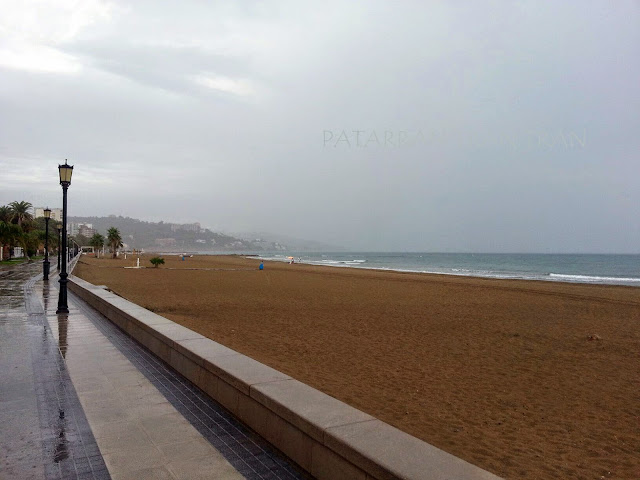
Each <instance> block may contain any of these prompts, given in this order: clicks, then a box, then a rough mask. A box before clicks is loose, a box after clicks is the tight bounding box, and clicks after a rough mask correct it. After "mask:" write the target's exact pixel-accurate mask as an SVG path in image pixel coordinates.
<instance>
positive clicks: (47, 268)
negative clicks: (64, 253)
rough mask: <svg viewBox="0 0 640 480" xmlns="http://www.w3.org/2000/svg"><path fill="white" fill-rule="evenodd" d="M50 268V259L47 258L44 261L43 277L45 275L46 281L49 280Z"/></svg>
mask: <svg viewBox="0 0 640 480" xmlns="http://www.w3.org/2000/svg"><path fill="white" fill-rule="evenodd" d="M49 269H50V263H49V261H48V260H45V261H44V262H42V277H43V280H45V281H48V280H49Z"/></svg>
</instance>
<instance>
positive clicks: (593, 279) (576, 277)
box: [549, 273, 640, 283]
mask: <svg viewBox="0 0 640 480" xmlns="http://www.w3.org/2000/svg"><path fill="white" fill-rule="evenodd" d="M549 276H550V277H551V278H563V279H566V280H579V281H581V282H597V283H600V282H640V278H635V277H596V276H593V275H570V274H567V273H550V274H549Z"/></svg>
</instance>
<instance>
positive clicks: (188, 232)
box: [68, 215, 286, 252]
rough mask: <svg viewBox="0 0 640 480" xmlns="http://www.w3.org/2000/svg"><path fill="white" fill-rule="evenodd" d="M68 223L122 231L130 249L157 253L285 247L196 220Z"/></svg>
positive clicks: (80, 219)
mask: <svg viewBox="0 0 640 480" xmlns="http://www.w3.org/2000/svg"><path fill="white" fill-rule="evenodd" d="M68 221H69V222H73V223H90V224H92V225H93V228H94V229H95V230H96V231H97V232H98V233H100V234H102V235H104V236H105V237H106V235H107V230H108V229H109V228H111V227H115V228H117V229H118V230H120V235H121V236H122V241H123V242H124V243H125V244H126V245H127V247H128V248H136V249H140V248H143V249H145V250H151V251H155V252H207V251H240V252H244V251H273V250H284V249H285V248H286V247H284V246H283V245H280V244H278V243H276V242H262V241H261V242H256V241H251V240H246V239H241V238H236V237H233V236H231V235H225V234H223V233H216V232H212V231H211V230H209V229H208V228H200V225H199V224H197V223H192V224H175V223H165V222H157V223H156V222H145V221H143V220H138V219H135V218H130V217H123V216H115V215H110V216H108V217H69V220H68Z"/></svg>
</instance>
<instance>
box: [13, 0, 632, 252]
mask: <svg viewBox="0 0 640 480" xmlns="http://www.w3.org/2000/svg"><path fill="white" fill-rule="evenodd" d="M0 11H1V12H2V14H1V15H0V179H1V185H2V188H1V191H0V203H2V204H5V203H8V202H10V201H13V200H27V201H30V202H31V203H33V204H34V205H35V206H42V205H49V206H51V207H56V206H60V205H61V189H60V186H59V185H58V181H57V175H58V173H57V165H58V163H61V162H63V161H64V159H65V158H68V159H69V163H70V164H73V165H74V176H73V181H72V185H71V187H70V190H69V213H70V215H108V214H116V215H124V216H131V217H135V218H140V219H144V220H154V221H158V220H164V221H169V222H183V223H186V222H194V221H199V222H201V224H202V225H203V226H206V227H209V228H212V229H214V230H220V231H226V232H239V231H262V232H272V233H276V234H278V233H279V234H286V235H290V236H295V237H300V238H308V239H315V240H321V241H325V242H329V243H332V244H336V245H340V246H344V247H346V248H350V249H362V250H400V251H402V250H408V251H464V252H468V251H477V252H621V253H624V252H634V253H638V252H640V175H639V174H640V164H639V161H640V87H639V85H640V2H638V1H622V0H621V1H616V2H610V1H600V2H585V1H583V0H580V1H575V2H569V1H563V2H557V1H551V2H547V3H545V2H533V1H529V2H471V1H470V2H466V3H465V2H424V1H419V2H408V1H404V2H376V1H371V0H365V1H362V2H355V1H354V2H344V1H343V2H322V3H314V2H299V1H291V2H284V1H274V2H237V3H232V2H226V3H224V2H215V3H214V2H204V1H181V2H167V1H140V0H136V1H135V2H119V1H102V0H87V1H78V0H73V1H72V0H55V1H28V0H24V1H20V2H16V1H12V0H10V1H4V0H0Z"/></svg>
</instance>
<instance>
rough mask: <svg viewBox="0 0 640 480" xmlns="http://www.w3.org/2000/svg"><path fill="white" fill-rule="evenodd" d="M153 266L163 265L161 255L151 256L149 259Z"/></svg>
mask: <svg viewBox="0 0 640 480" xmlns="http://www.w3.org/2000/svg"><path fill="white" fill-rule="evenodd" d="M149 261H150V262H151V264H152V265H153V266H154V268H158V265H164V258H162V257H153V258H152V259H151V260H149Z"/></svg>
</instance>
